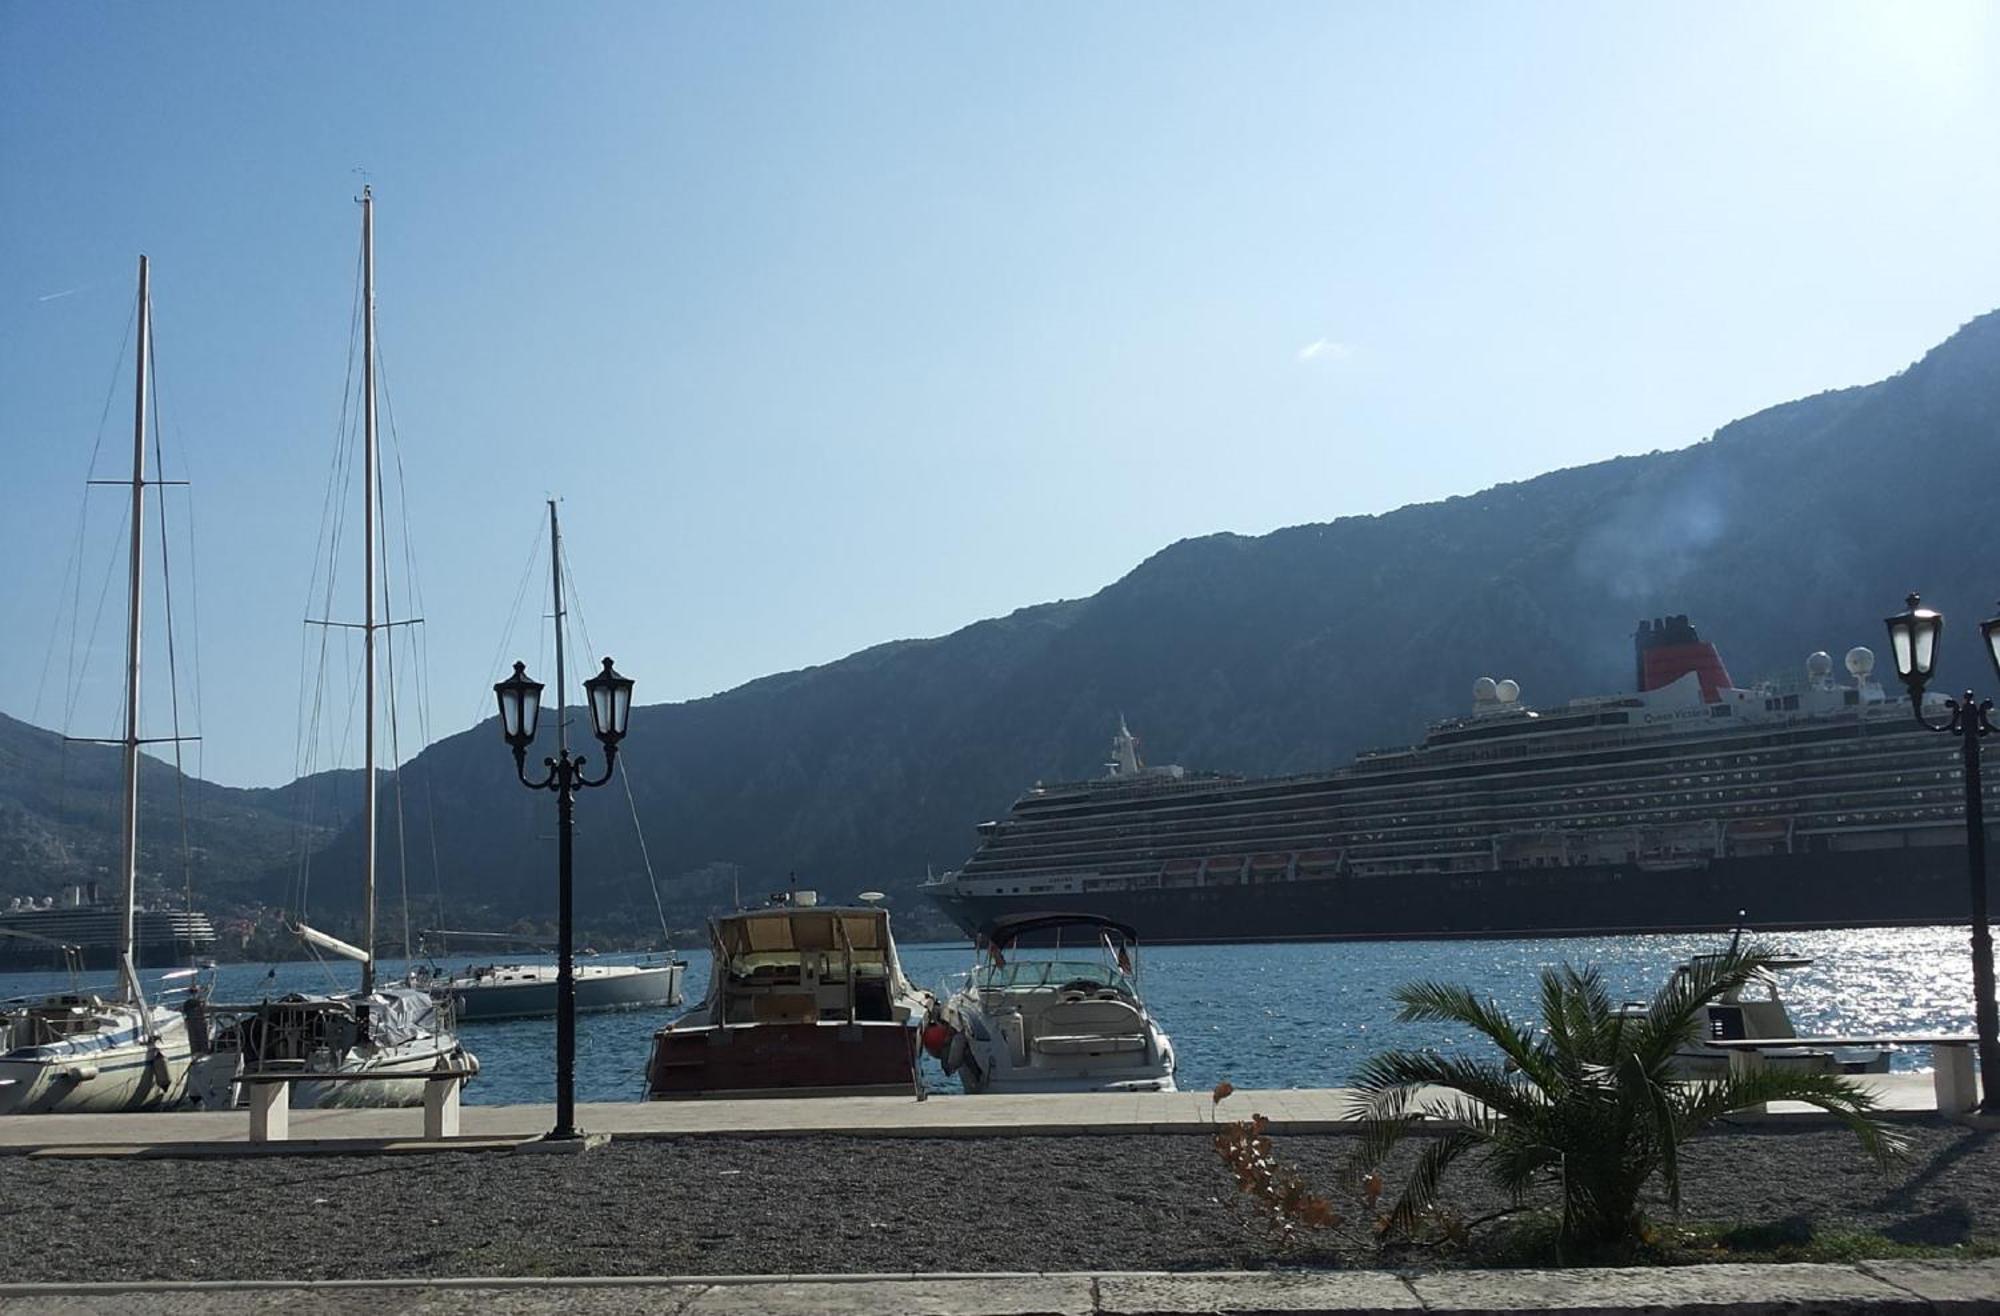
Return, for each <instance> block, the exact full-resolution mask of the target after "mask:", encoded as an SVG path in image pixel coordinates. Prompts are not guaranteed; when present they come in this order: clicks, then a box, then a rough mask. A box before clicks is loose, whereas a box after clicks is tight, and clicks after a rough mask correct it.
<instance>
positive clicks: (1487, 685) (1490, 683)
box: [1472, 676, 1500, 703]
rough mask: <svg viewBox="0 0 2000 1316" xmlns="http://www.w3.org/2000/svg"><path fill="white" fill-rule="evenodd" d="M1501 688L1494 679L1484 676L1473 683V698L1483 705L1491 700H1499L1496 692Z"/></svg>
mask: <svg viewBox="0 0 2000 1316" xmlns="http://www.w3.org/2000/svg"><path fill="white" fill-rule="evenodd" d="M1499 688H1500V686H1499V683H1498V682H1496V681H1495V680H1494V679H1493V678H1492V677H1490V676H1482V677H1480V678H1479V679H1478V680H1477V681H1474V682H1473V683H1472V697H1473V698H1474V699H1477V700H1478V701H1480V702H1481V703H1485V702H1486V701H1487V700H1489V699H1495V698H1498V696H1497V695H1496V694H1495V693H1494V692H1495V691H1497V690H1498V689H1499Z"/></svg>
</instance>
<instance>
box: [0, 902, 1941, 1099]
mask: <svg viewBox="0 0 2000 1316" xmlns="http://www.w3.org/2000/svg"><path fill="white" fill-rule="evenodd" d="M1728 940H1729V939H1728V938H1727V937H1726V936H1715V935H1693V936H1681V935H1658V936H1631V937H1582V938H1560V939H1529V940H1514V941H1397V942H1312V943H1288V944H1275V945H1256V946H1240V945H1239V946H1162V947H1154V948H1150V949H1147V948H1142V950H1141V953H1140V959H1139V966H1138V967H1139V973H1140V987H1141V990H1142V991H1143V993H1144V995H1145V998H1146V1003H1147V1005H1148V1006H1149V1007H1150V1008H1151V1009H1152V1011H1153V1014H1154V1016H1155V1017H1156V1018H1157V1019H1158V1020H1159V1022H1160V1025H1161V1026H1162V1027H1163V1028H1165V1029H1166V1030H1167V1033H1168V1035H1169V1036H1171V1037H1172V1038H1173V1041H1174V1049H1175V1051H1176V1052H1177V1053H1178V1055H1179V1057H1180V1073H1179V1075H1178V1082H1179V1084H1180V1086H1181V1087H1182V1088H1184V1089H1206V1088H1209V1087H1212V1086H1214V1085H1215V1084H1216V1083H1217V1082H1219V1081H1221V1080H1223V1079H1227V1080H1229V1081H1230V1082H1231V1083H1233V1084H1235V1085H1236V1086H1237V1087H1239V1088H1287V1087H1339V1086H1343V1085H1345V1084H1347V1083H1348V1082H1349V1081H1350V1080H1351V1079H1352V1078H1353V1076H1354V1073H1355V1071H1356V1069H1357V1068H1358V1067H1359V1066H1360V1064H1361V1063H1362V1061H1364V1060H1365V1059H1367V1057H1369V1056H1370V1055H1373V1054H1375V1053H1376V1052H1379V1051H1385V1050H1389V1049H1394V1048H1421V1047H1435V1048H1443V1049H1467V1050H1470V1051H1472V1052H1475V1053H1477V1052H1479V1051H1481V1050H1482V1049H1483V1048H1482V1047H1481V1044H1480V1042H1479V1039H1478V1038H1477V1037H1476V1036H1474V1035H1472V1034H1470V1033H1468V1032H1467V1031H1466V1030H1464V1029H1456V1028H1452V1027H1448V1026H1441V1025H1434V1024H1405V1023H1399V1022H1397V1020H1396V1013H1397V1005H1396V1002H1395V999H1394V995H1393V993H1394V992H1395V990H1396V989H1397V988H1398V987H1400V986H1403V985H1404V984H1407V983H1412V982H1417V981H1422V980H1435V981H1439V982H1451V983H1460V984H1463V985H1465V986H1468V987H1470V988H1471V989H1472V990H1473V991H1475V992H1477V993H1479V994H1480V995H1481V996H1484V997H1488V998H1490V999H1492V1000H1493V1001H1495V1002H1497V1003H1498V1004H1499V1005H1500V1007H1501V1008H1502V1009H1504V1010H1506V1011H1507V1012H1509V1013H1510V1014H1512V1015H1514V1016H1515V1017H1516V1018H1517V1019H1522V1020H1532V1019H1533V1017H1534V1012H1535V1000H1536V993H1537V990H1538V975H1539V973H1540V972H1541V970H1543V969H1544V968H1549V967H1553V966H1558V965H1561V964H1564V963H1568V964H1573V965H1577V966H1584V965H1591V966H1595V967H1596V968H1597V970H1598V971H1599V972H1600V973H1601V974H1602V975H1603V978H1604V981H1605V984H1606V986H1607V988H1608V989H1609V990H1610V993H1611V996H1612V999H1613V1000H1617V1001H1625V1000H1633V1001H1637V1000H1645V999H1648V998H1650V997H1651V996H1652V994H1653V993H1654V992H1655V991H1656V990H1658V988H1659V987H1660V985H1661V984H1662V983H1664V982H1665V981H1666V979H1667V976H1668V975H1669V974H1670V973H1671V972H1672V971H1673V968H1674V966H1675V965H1677V964H1680V963H1682V962H1684V961H1685V960H1686V959H1687V958H1688V957H1689V956H1690V955H1694V954H1700V953H1702V952H1706V951H1715V950H1721V949H1723V948H1725V947H1726V946H1727V945H1728ZM1762 940H1763V941H1764V943H1765V944H1766V945H1768V946H1770V947H1772V948H1775V949H1778V950H1782V951H1785V952H1795V953H1798V954H1802V955H1809V956H1811V957H1813V963H1812V965H1811V967H1809V968H1805V969H1798V970H1791V971H1787V972H1784V973H1782V974H1781V975H1780V977H1779V985H1780V990H1781V992H1782V994H1783V996H1784V999H1785V1001H1786V1004H1787V1006H1788V1007H1789V1008H1790V1010H1791V1014H1792V1020H1793V1023H1794V1025H1795V1026H1796V1028H1797V1029H1798V1031H1799V1032H1800V1033H1801V1034H1802V1035H1807V1036H1811V1035H1818V1036H1823V1037H1824V1036H1849V1037H1852V1036H1860V1035H1863V1034H1878V1033H1889V1034H1914V1033H1970V1032H1971V1031H1972V963H1971V953H1970V950H1969V932H1968V929H1966V928H1964V927H1926V928H1895V929H1881V928H1875V929H1860V930H1852V931H1843V932H1797V933H1783V934H1770V935H1767V936H1765V937H1764V938H1763V939H1762ZM900 950H901V953H902V957H903V968H904V972H905V973H906V974H907V975H908V976H909V978H910V980H911V981H912V982H913V983H915V984H916V985H917V986H919V987H923V988H928V989H931V990H934V991H935V990H941V989H943V988H944V986H945V985H946V983H947V981H948V980H949V979H951V978H953V977H955V976H956V975H959V974H962V973H963V972H964V971H965V970H967V969H969V968H970V967H972V962H973V960H972V951H971V948H970V947H969V946H968V945H965V944H962V943H955V944H950V945H904V946H902V947H900ZM682 954H683V956H684V958H686V960H687V961H688V967H687V978H686V993H687V997H688V1003H687V1006H683V1007H679V1008H673V1009H657V1010H627V1011H613V1012H609V1013H599V1014H585V1015H581V1016H579V1017H578V1019H577V1078H576V1083H577V1098H578V1100H581V1101H637V1100H639V1099H641V1098H642V1097H643V1096H644V1094H645V1067H646V1059H647V1056H648V1053H649V1051H650V1048H651V1045H652V1039H653V1033H654V1031H655V1030H656V1029H658V1028H660V1027H661V1026H663V1025H664V1024H666V1023H667V1022H669V1021H670V1020H672V1019H673V1018H675V1017H677V1016H678V1015H680V1014H681V1013H683V1012H684V1011H685V1009H686V1008H688V1007H691V1006H692V1005H693V1004H694V1003H695V1001H697V1000H698V999H699V998H700V997H701V995H702V993H703V992H704V991H705V990H706V988H707V984H708V971H709V957H708V953H707V951H706V950H687V951H684V952H682ZM596 962H610V961H609V957H607V958H606V959H603V960H599V961H596ZM404 967H405V966H404V965H403V964H402V963H401V962H400V961H387V960H385V961H382V962H381V963H380V966H379V973H380V976H381V980H382V981H384V982H389V981H395V980H396V979H398V978H400V977H401V976H402V973H403V971H404ZM442 967H444V968H446V969H457V968H461V967H463V966H462V965H460V964H458V963H456V962H455V961H453V962H448V963H445V964H444V965H443V966H442ZM143 976H144V977H145V979H146V980H147V982H148V983H149V984H150V983H151V982H153V981H154V980H156V978H157V976H158V975H156V974H154V973H151V972H148V973H147V974H145V975H143ZM357 978H358V974H357V971H356V969H355V966H354V965H352V964H331V965H329V964H279V965H262V964H254V965H253V964H225V965H223V966H221V967H220V968H219V969H217V970H216V984H215V998H216V999H217V1000H222V1001H232V1002H242V1001H254V1000H259V999H262V998H264V997H266V996H278V995H282V994H283V993H285V992H289V991H308V992H317V991H327V990H350V989H352V988H354V987H355V986H357V985H358V982H357ZM67 981H68V980H67V979H66V978H65V977H63V976H62V975H52V974H0V999H4V998H7V997H15V996H23V995H30V994H39V993H42V992H46V991H52V990H60V989H62V988H64V987H65V986H66V985H67ZM85 986H86V988H88V989H91V990H96V991H99V992H103V993H105V994H107V995H108V994H109V993H110V992H112V991H113V990H114V983H113V980H112V978H111V975H109V974H93V975H89V976H88V977H87V978H86V979H85ZM461 1036H462V1037H463V1039H464V1042H465V1044H466V1046H467V1047H468V1048H469V1049H470V1050H471V1051H472V1052H473V1053H474V1054H475V1055H477V1056H478V1057H479V1062H480V1066H481V1068H480V1075H479V1077H478V1079H477V1080H475V1081H474V1082H473V1083H471V1084H470V1085H468V1086H467V1088H466V1090H465V1100H466V1101H467V1102H468V1103H473V1104H481V1105H505V1104H511V1103H517V1102H546V1101H550V1100H553V1090H554V1074H555V1021H554V1020H553V1019H549V1018H542V1019H516V1020H505V1021H496V1022H493V1023H480V1024H467V1025H465V1026H464V1027H463V1028H462V1029H461ZM1487 1053H1488V1054H1490V1051H1489V1052H1487ZM1929 1063H1930V1057H1929V1054H1928V1053H1927V1052H1925V1051H1921V1050H1918V1051H1907V1052H1898V1053H1897V1054H1896V1057H1895V1065H1896V1067H1897V1068H1899V1069H1911V1068H1918V1067H1923V1066H1928V1065H1929ZM928 1078H929V1081H930V1086H931V1089H932V1091H934V1092H944V1093H955V1092H956V1090H957V1086H958V1085H957V1083H956V1081H955V1080H950V1079H946V1078H944V1077H943V1075H942V1074H940V1073H939V1072H938V1071H937V1070H936V1068H935V1066H930V1067H929V1072H928Z"/></svg>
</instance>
